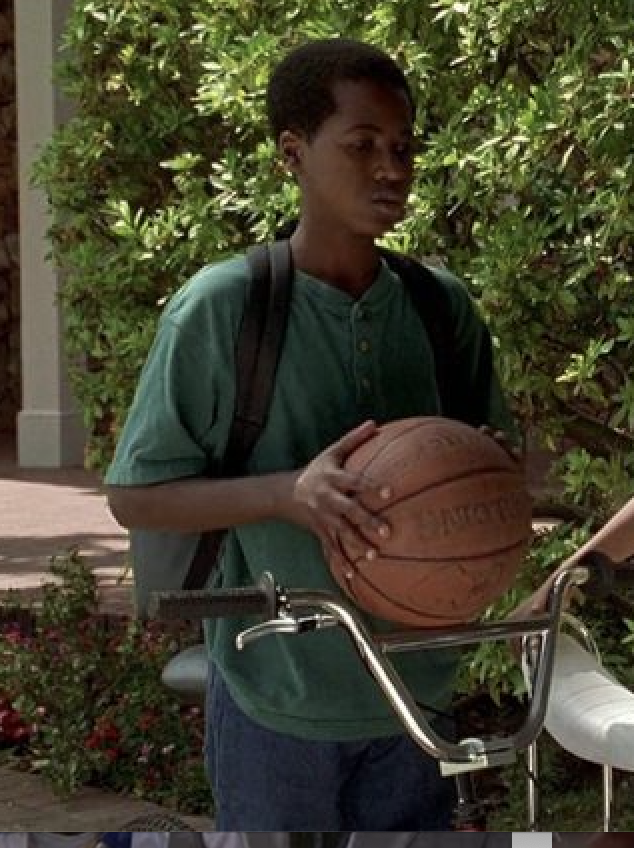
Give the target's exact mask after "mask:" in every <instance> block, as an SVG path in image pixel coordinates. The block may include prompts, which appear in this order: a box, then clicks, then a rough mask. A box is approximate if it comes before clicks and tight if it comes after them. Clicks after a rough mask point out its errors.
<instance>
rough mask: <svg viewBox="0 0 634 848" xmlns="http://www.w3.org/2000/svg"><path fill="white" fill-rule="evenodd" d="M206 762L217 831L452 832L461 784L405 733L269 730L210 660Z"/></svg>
mask: <svg viewBox="0 0 634 848" xmlns="http://www.w3.org/2000/svg"><path fill="white" fill-rule="evenodd" d="M205 765H206V768H207V773H208V775H209V779H210V781H211V785H212V789H213V792H214V799H215V812H216V829H217V830H221V831H223V830H231V831H233V830H236V831H237V830H242V831H261V830H274V831H354V830H357V831H359V830H378V831H380V830H383V831H386V830H397V831H398V830H402V831H414V830H429V831H431V830H434V831H438V830H449V829H450V820H451V811H452V805H453V801H454V784H453V782H452V781H451V780H448V779H445V778H442V777H441V776H440V771H439V768H438V764H437V762H436V761H435V760H434V759H433V758H432V757H430V756H428V755H427V754H426V753H425V752H424V751H422V750H420V749H419V748H418V747H417V746H416V745H415V743H414V742H412V741H411V739H409V737H407V736H405V735H398V736H390V737H382V738H379V739H368V740H362V741H353V742H349V741H343V742H336V741H335V742H331V741H326V742H324V741H313V740H306V739H300V738H297V737H294V736H288V735H286V734H281V733H277V732H275V731H272V730H269V729H268V728H266V727H263V726H262V725H260V724H257V723H256V722H254V721H252V720H251V719H250V718H248V717H247V716H246V715H245V714H244V713H243V712H242V711H241V710H240V709H239V708H238V707H237V705H236V704H235V702H234V700H233V699H232V697H231V696H230V694H229V691H228V689H227V686H226V684H225V683H224V681H223V679H222V677H221V676H220V674H219V673H218V672H217V671H216V670H215V668H214V667H213V666H212V667H211V668H210V674H209V688H208V692H207V732H206V744H205Z"/></svg>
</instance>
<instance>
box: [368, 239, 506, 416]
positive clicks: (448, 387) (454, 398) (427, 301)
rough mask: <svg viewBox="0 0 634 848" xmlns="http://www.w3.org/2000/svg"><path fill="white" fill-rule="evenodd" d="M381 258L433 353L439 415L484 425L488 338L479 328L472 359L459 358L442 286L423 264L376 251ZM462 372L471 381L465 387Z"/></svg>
mask: <svg viewBox="0 0 634 848" xmlns="http://www.w3.org/2000/svg"><path fill="white" fill-rule="evenodd" d="M381 255H382V256H383V258H384V259H385V261H386V262H387V264H388V265H389V267H390V268H391V269H392V271H394V272H395V273H396V274H398V275H399V277H400V278H401V280H402V281H403V284H404V285H405V287H406V289H407V291H408V293H409V295H410V297H411V298H412V302H413V304H414V307H415V308H416V311H417V312H418V315H419V317H420V319H421V321H422V323H423V325H424V327H425V330H426V332H427V336H428V338H429V342H430V344H431V347H432V350H433V352H434V365H435V371H436V385H437V386H438V394H439V396H440V403H441V408H442V414H443V415H444V416H446V417H447V418H456V419H459V420H460V421H464V422H465V423H467V424H471V425H472V426H474V427H478V426H480V425H482V424H486V423H487V417H488V407H489V393H490V386H491V375H492V370H493V350H492V344H491V336H490V334H489V331H488V330H487V328H486V327H485V326H484V324H482V325H481V327H480V338H479V340H478V345H477V349H474V350H471V351H469V356H470V358H471V360H473V359H474V358H475V360H476V361H475V362H473V361H470V362H464V360H461V358H460V354H459V351H457V349H456V343H455V338H456V335H455V318H454V317H453V314H452V308H451V301H450V297H449V292H448V290H447V288H446V287H445V286H444V285H443V284H442V282H441V280H439V279H438V277H437V276H436V275H435V274H434V273H433V272H432V271H431V270H430V269H429V268H427V267H426V266H425V265H423V264H422V263H421V262H418V261H417V260H415V259H412V258H411V257H410V256H404V255H403V254H400V253H395V252H394V251H391V250H387V249H383V248H382V249H381ZM467 369H470V370H472V369H475V377H474V379H472V380H471V381H469V383H467V381H466V379H465V377H466V373H467Z"/></svg>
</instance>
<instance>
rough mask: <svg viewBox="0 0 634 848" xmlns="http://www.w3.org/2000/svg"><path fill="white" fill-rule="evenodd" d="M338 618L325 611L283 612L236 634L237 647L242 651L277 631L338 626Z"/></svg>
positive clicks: (305, 630) (306, 631)
mask: <svg viewBox="0 0 634 848" xmlns="http://www.w3.org/2000/svg"><path fill="white" fill-rule="evenodd" d="M336 625H337V619H336V618H335V617H334V615H327V614H325V613H319V612H317V613H313V614H312V615H302V616H295V615H293V614H292V613H287V614H284V613H281V614H280V616H279V617H278V618H271V619H269V620H268V621H262V622H261V623H260V624H255V625H254V626H253V627H248V628H247V629H246V630H242V631H241V632H240V633H238V635H237V636H236V648H237V649H238V650H239V651H242V650H243V649H244V648H245V647H246V646H247V645H248V644H249V643H250V642H256V641H257V640H258V639H261V638H262V637H263V636H271V635H273V634H275V633H291V634H295V633H312V632H314V631H315V630H321V629H323V628H324V627H336Z"/></svg>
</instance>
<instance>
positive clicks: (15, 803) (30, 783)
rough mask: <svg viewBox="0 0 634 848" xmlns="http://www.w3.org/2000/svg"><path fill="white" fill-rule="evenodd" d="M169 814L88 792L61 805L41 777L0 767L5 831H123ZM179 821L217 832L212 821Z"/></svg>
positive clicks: (186, 818) (0, 801) (0, 826)
mask: <svg viewBox="0 0 634 848" xmlns="http://www.w3.org/2000/svg"><path fill="white" fill-rule="evenodd" d="M166 812H169V811H166V810H162V809H161V808H160V807H157V806H156V805H155V804H146V803H144V802H142V801H135V800H134V799H130V798H123V797H122V796H120V795H115V794H114V793H111V792H100V791H99V790H98V789H85V790H83V791H82V792H81V793H79V794H78V795H76V796H74V797H73V799H72V800H70V801H60V799H59V798H56V797H55V796H54V795H53V793H52V791H51V790H50V789H48V787H47V786H46V785H45V784H44V783H43V782H42V781H41V780H40V779H39V778H38V777H36V776H34V775H31V774H23V773H22V772H16V771H14V770H13V769H9V768H3V767H0V830H1V831H5V832H9V833H11V832H14V833H16V832H23V831H51V832H59V833H64V832H69V831H77V832H83V831H86V832H91V831H97V832H99V831H106V830H119V829H120V828H121V827H122V826H123V825H124V824H125V823H126V822H129V821H130V820H131V819H135V818H137V817H138V816H142V815H148V814H149V813H166ZM178 818H180V819H182V820H183V821H184V822H186V823H187V824H188V825H189V826H190V827H193V828H194V829H196V830H213V823H212V822H211V820H210V819H206V818H202V817H196V816H178Z"/></svg>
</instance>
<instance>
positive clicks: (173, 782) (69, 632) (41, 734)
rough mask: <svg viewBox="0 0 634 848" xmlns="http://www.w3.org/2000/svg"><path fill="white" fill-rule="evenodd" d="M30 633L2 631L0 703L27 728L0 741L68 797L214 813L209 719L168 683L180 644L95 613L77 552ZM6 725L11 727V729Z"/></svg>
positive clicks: (60, 571)
mask: <svg viewBox="0 0 634 848" xmlns="http://www.w3.org/2000/svg"><path fill="white" fill-rule="evenodd" d="M51 572H52V574H53V575H54V576H55V577H57V578H58V582H57V583H54V584H51V585H47V586H46V587H45V588H44V589H43V597H42V600H41V604H40V605H38V607H37V610H36V611H35V614H36V627H35V628H34V629H32V630H31V631H30V632H29V631H28V630H25V629H24V627H20V626H11V624H10V622H11V617H10V616H7V618H6V619H5V621H6V622H8V623H5V625H4V627H2V628H0V694H2V696H3V697H2V698H0V702H2V703H3V704H4V705H5V709H6V711H7V712H8V711H10V712H11V714H12V715H13V716H16V717H17V718H14V719H12V720H11V727H13V728H15V727H22V728H24V730H25V731H26V733H25V732H22V733H21V734H20V736H19V738H15V733H13V735H12V736H9V735H8V734H7V735H6V736H5V738H4V740H3V739H2V737H0V744H2V742H3V741H4V745H5V746H8V745H9V744H11V745H14V746H15V745H17V746H18V749H19V750H18V753H19V755H20V756H19V762H20V764H22V765H26V766H27V767H28V768H30V769H32V770H34V771H37V772H38V773H40V774H42V775H44V776H45V777H46V778H47V779H48V781H50V783H51V785H52V786H53V787H54V788H55V790H57V791H58V792H60V793H62V794H68V793H72V792H73V791H74V790H76V789H77V788H78V787H80V786H83V785H86V784H88V783H92V784H97V785H99V786H101V787H108V788H111V789H113V790H117V791H122V792H126V793H130V794H133V795H136V796H139V797H142V798H144V799H146V800H152V801H156V802H159V803H163V804H166V805H168V806H172V807H175V808H178V809H180V810H181V811H183V812H192V813H208V812H209V810H210V808H211V796H210V790H209V787H208V783H207V779H206V776H205V774H204V767H203V758H202V744H203V716H202V714H201V710H200V709H199V708H198V707H187V706H184V705H182V704H180V703H179V702H177V701H176V700H175V698H174V697H173V696H171V695H170V694H169V692H168V691H167V690H166V689H165V688H164V687H163V686H162V684H161V682H160V675H161V670H162V668H163V666H164V665H165V663H166V661H167V659H168V658H169V657H170V656H171V655H172V654H173V653H174V651H175V648H176V646H177V644H181V643H182V637H181V634H172V635H169V634H166V633H164V632H161V631H159V630H158V629H157V628H156V627H147V626H146V627H143V626H141V624H140V623H139V622H134V621H130V622H128V621H125V620H121V621H119V622H110V623H109V624H108V621H107V620H104V618H103V617H102V616H99V615H98V614H97V604H96V601H97V598H96V591H95V579H94V576H93V574H92V572H91V571H90V569H89V568H88V566H87V565H86V564H85V563H84V562H83V560H82V559H81V557H79V556H78V555H77V554H76V553H71V554H69V555H67V556H63V557H58V558H56V559H55V560H54V561H53V563H52V565H51ZM7 726H9V723H7Z"/></svg>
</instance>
